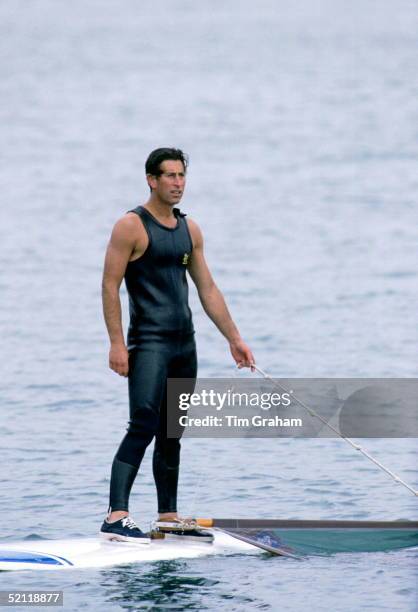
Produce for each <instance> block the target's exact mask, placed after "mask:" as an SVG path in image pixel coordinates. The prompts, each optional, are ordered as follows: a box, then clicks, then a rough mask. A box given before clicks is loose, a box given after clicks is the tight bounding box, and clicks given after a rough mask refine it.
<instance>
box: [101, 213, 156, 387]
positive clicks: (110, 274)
mask: <svg viewBox="0 0 418 612" xmlns="http://www.w3.org/2000/svg"><path fill="white" fill-rule="evenodd" d="M138 230H139V223H138V220H137V219H135V218H134V217H133V216H132V215H126V216H125V217H122V219H120V220H119V221H118V222H117V223H116V224H115V227H114V228H113V231H112V235H111V237H110V241H109V244H108V247H107V250H106V257H105V263H104V270H103V280H102V301H103V314H104V319H105V322H106V327H107V331H108V333H109V339H110V351H109V367H110V368H111V369H112V370H114V371H115V372H117V373H118V374H120V375H121V376H127V375H128V351H127V348H126V345H125V340H124V336H123V329H122V309H121V303H120V296H119V289H120V285H121V283H122V279H123V277H124V274H125V270H126V266H127V264H128V261H129V259H130V257H131V255H132V253H133V251H134V250H135V249H136V248H137V243H138ZM144 232H145V230H144ZM139 236H140V237H141V234H140V231H139ZM145 248H146V245H145ZM145 248H144V250H145Z"/></svg>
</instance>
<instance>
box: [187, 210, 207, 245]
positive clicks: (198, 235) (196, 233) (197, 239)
mask: <svg viewBox="0 0 418 612" xmlns="http://www.w3.org/2000/svg"><path fill="white" fill-rule="evenodd" d="M187 226H188V228H189V231H190V235H191V237H192V241H193V246H194V247H197V246H200V245H201V244H202V243H203V234H202V230H201V229H200V227H199V226H198V224H197V223H196V221H194V220H193V219H190V217H187Z"/></svg>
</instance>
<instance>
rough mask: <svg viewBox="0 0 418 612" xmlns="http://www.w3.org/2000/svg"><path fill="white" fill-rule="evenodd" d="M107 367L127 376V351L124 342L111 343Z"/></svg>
mask: <svg viewBox="0 0 418 612" xmlns="http://www.w3.org/2000/svg"><path fill="white" fill-rule="evenodd" d="M109 368H111V369H112V370H114V371H115V372H116V373H117V374H119V375H120V376H128V372H129V353H128V349H127V348H126V346H125V345H124V344H112V345H111V346H110V351H109Z"/></svg>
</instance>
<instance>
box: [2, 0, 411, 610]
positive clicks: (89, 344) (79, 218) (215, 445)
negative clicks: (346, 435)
mask: <svg viewBox="0 0 418 612" xmlns="http://www.w3.org/2000/svg"><path fill="white" fill-rule="evenodd" d="M417 18H418V8H417V4H416V2H413V1H409V0H397V2H393V1H389V0H380V1H377V0H376V1H374V0H351V1H350V2H345V1H342V0H296V1H292V2H291V1H290V0H283V1H281V2H276V1H274V0H260V1H259V2H257V3H254V2H250V1H249V0H240V1H239V2H238V1H237V0H235V1H232V0H222V1H220V0H211V2H210V3H205V4H204V3H201V2H192V1H191V0H170V1H169V2H168V1H166V0H163V1H162V2H160V3H156V2H151V1H149V0H141V2H135V1H133V0H122V1H118V2H116V0H107V1H106V2H98V1H97V2H96V1H94V0H87V2H84V1H81V0H73V1H72V2H70V3H64V2H57V1H56V0H32V1H31V2H27V1H25V0H3V2H2V3H1V4H0V23H1V25H0V33H1V36H0V39H1V43H0V45H1V46H0V53H1V60H2V61H1V69H0V70H1V78H0V94H1V95H0V119H1V124H2V145H3V146H2V151H1V164H0V185H1V193H2V205H1V208H0V234H1V235H0V267H1V272H2V274H1V278H0V290H1V300H0V332H1V351H2V355H1V365H2V368H1V371H2V374H1V379H0V397H1V405H0V415H1V416H0V433H1V440H2V470H1V483H0V508H1V510H0V519H1V525H2V529H1V539H2V540H6V541H12V540H16V539H22V538H25V537H27V536H29V535H34V534H36V535H37V536H39V537H47V538H61V537H72V536H80V535H81V536H91V535H93V534H95V533H96V532H97V531H98V529H99V526H100V523H101V521H102V520H103V517H104V514H105V511H106V508H107V498H108V487H109V472H110V466H111V461H112V459H113V456H114V453H115V451H116V449H117V447H118V445H119V442H120V440H121V439H122V436H123V435H124V432H125V427H126V421H127V418H128V409H127V384H126V380H124V379H122V378H120V377H118V376H117V375H116V374H114V373H113V372H111V371H110V370H109V369H108V366H107V358H108V357H107V353H108V340H107V335H106V331H105V327H104V323H103V318H102V313H101V296H100V291H101V289H100V284H101V273H102V265H103V257H104V251H105V248H106V244H107V241H108V239H109V235H110V231H111V228H112V226H113V224H114V223H115V221H116V220H117V219H118V218H119V217H120V216H122V215H123V214H124V212H125V211H127V210H129V209H130V208H132V207H134V206H136V205H137V204H139V203H143V202H145V200H146V199H147V197H148V191H147V186H146V183H145V180H144V170H143V164H144V160H145V158H146V157H147V155H148V153H149V152H150V151H151V150H152V149H154V148H156V147H158V146H177V147H181V148H183V149H184V150H185V151H186V152H187V153H188V154H189V155H190V169H189V174H188V185H187V191H186V194H185V196H184V198H183V201H182V209H183V210H184V211H185V212H187V213H188V214H189V215H190V216H191V217H192V218H193V219H195V220H196V221H197V222H198V223H199V224H200V226H201V228H202V230H203V232H204V235H205V244H206V255H207V260H208V262H209V265H210V267H211V270H212V272H213V275H214V277H215V280H216V282H217V283H218V285H219V287H220V288H221V290H222V291H223V293H224V295H225V297H226V300H227V302H228V305H229V307H230V310H231V312H232V314H233V316H234V319H235V320H236V322H237V324H238V326H239V328H240V330H241V333H242V335H243V336H244V338H245V339H246V340H247V342H248V343H249V344H250V346H251V348H252V349H253V352H254V354H255V356H256V359H257V363H258V364H259V365H260V367H262V368H263V369H264V370H266V371H267V372H268V373H269V374H271V375H273V376H277V377H318V376H324V377H325V376H338V377H372V376H373V377H416V376H418V363H417V346H418V325H417V300H418V282H417V281H418V274H417V270H418V251H417V227H418V214H417V197H418V173H417V162H418V106H417V100H418V81H417V74H418V49H417V30H416V25H417V22H418V19H417ZM122 298H123V306H124V324H125V329H126V324H127V320H128V313H127V299H126V291H125V289H124V288H123V290H122ZM191 304H192V307H193V311H194V319H195V327H196V329H197V343H198V349H199V374H200V376H204V377H211V376H212V377H228V376H232V375H233V371H234V368H233V362H232V359H231V357H230V355H229V351H228V346H227V344H226V343H225V341H224V339H223V338H222V337H221V336H220V334H219V333H218V332H217V330H216V328H215V327H214V325H213V324H212V323H211V321H210V320H209V319H208V318H207V317H206V316H205V315H204V313H203V311H202V308H201V306H200V304H199V301H198V298H197V296H196V291H195V290H194V289H193V288H192V289H191ZM248 376H250V374H249V373H248ZM363 444H364V446H365V447H366V448H367V449H368V450H369V451H370V452H371V453H372V454H373V455H374V456H376V458H377V459H379V460H380V461H382V462H383V463H385V464H386V465H388V466H389V467H390V468H391V469H392V470H393V471H394V472H396V473H398V474H399V475H400V476H401V477H402V478H403V479H405V480H406V481H407V482H409V483H411V484H412V485H413V486H414V487H415V488H418V448H417V441H416V440H415V439H406V440H400V439H392V440H383V439H380V440H379V439H374V440H364V441H363ZM150 459H151V452H150V451H149V452H148V454H147V455H146V457H145V460H144V463H143V468H142V470H141V474H140V476H139V477H138V479H137V481H136V483H135V488H134V491H133V494H132V497H131V499H132V502H131V511H132V515H133V517H134V518H135V519H136V520H137V522H138V523H139V524H141V525H142V526H144V527H146V526H147V523H148V522H149V521H150V520H151V519H152V518H154V516H155V511H156V496H155V489H154V484H153V480H152V474H151V463H150ZM179 500H180V510H181V511H182V512H183V513H186V514H194V515H204V516H208V515H209V516H222V517H271V518H273V517H274V518H306V519H307V518H313V519H314V518H322V519H331V518H334V519H341V518H346V519H369V518H370V519H372V518H374V519H388V520H389V519H401V518H403V519H415V520H417V519H418V507H417V498H415V497H414V496H413V495H411V494H410V493H409V492H408V491H407V490H406V489H403V488H402V487H400V486H399V485H396V483H394V482H393V481H392V480H391V479H390V478H388V477H387V476H386V475H385V474H384V473H382V472H381V471H380V470H378V469H377V468H376V467H375V466H374V465H373V464H372V463H370V462H368V461H367V460H366V459H365V458H364V457H362V456H360V454H359V453H356V452H355V451H354V450H352V449H351V448H350V447H348V445H346V444H345V443H344V442H343V441H340V440H337V439H305V440H302V439H290V438H288V439H245V440H244V439H234V440H227V439H213V440H212V439H210V440H208V439H206V440H203V439H194V440H193V439H188V440H185V441H184V443H183V447H182V471H181V479H180V493H179ZM18 588H19V589H27V590H29V589H35V588H36V589H44V590H45V589H51V588H53V589H62V590H64V601H65V606H64V609H67V610H72V611H73V610H74V611H78V610H106V611H107V610H112V611H113V610H121V611H122V610H147V609H155V610H166V609H168V610H185V609H187V610H280V611H287V610H289V611H292V612H293V611H299V610H305V609H307V607H310V608H314V609H316V610H333V611H335V612H339V611H343V612H348V611H351V610H357V609H364V610H370V611H374V610H388V611H389V610H390V611H392V610H395V609H396V610H402V611H411V612H412V611H415V610H417V609H418V563H417V550H413V549H410V550H405V551H401V552H391V553H373V554H371V553H369V554H340V555H335V556H332V557H310V558H307V559H306V560H304V561H303V562H295V561H293V560H289V559H284V558H270V557H267V556H264V555H260V556H251V557H249V556H239V555H238V556H233V557H219V558H215V557H213V558H210V559H205V558H201V559H195V560H181V559H179V560H178V561H176V562H161V563H153V564H148V565H146V564H142V565H141V564H135V565H130V566H127V567H115V568H111V569H100V570H82V571H81V570H80V571H76V570H74V571H69V572H53V573H47V574H45V573H39V572H34V573H29V572H26V573H14V574H6V573H3V574H2V575H0V589H3V590H6V589H18Z"/></svg>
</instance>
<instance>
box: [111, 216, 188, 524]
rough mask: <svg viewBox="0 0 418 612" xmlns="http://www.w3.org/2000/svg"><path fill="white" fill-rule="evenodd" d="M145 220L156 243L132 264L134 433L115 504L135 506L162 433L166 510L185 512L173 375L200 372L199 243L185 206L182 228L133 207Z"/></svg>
mask: <svg viewBox="0 0 418 612" xmlns="http://www.w3.org/2000/svg"><path fill="white" fill-rule="evenodd" d="M130 212H134V213H136V214H137V215H138V216H139V217H140V218H141V220H142V223H143V225H144V227H145V230H146V232H147V234H148V239H149V244H148V247H147V249H146V251H145V253H144V254H143V255H142V256H141V257H140V258H139V259H136V260H134V261H131V262H129V263H128V265H127V267H126V272H125V283H126V288H127V291H128V295H129V311H130V324H129V330H128V338H127V340H128V342H127V344H128V351H129V375H128V382H129V384H128V387H129V412H130V420H129V427H128V429H127V433H126V435H125V437H124V439H123V440H122V442H121V444H120V446H119V449H118V451H117V453H116V456H115V458H114V460H113V464H112V474H111V480H110V508H111V509H112V510H128V501H129V494H130V490H131V487H132V484H133V482H134V480H135V477H136V474H137V472H138V469H139V466H140V464H141V461H142V458H143V456H144V453H145V450H146V448H147V446H148V445H149V444H150V442H151V440H152V439H153V438H154V437H155V446H154V455H153V473H154V479H155V484H156V487H157V497H158V511H159V512H160V513H162V512H176V511H177V481H178V473H179V462H180V440H179V439H177V438H167V427H166V420H167V390H166V384H167V378H187V379H190V380H189V382H188V383H186V385H189V386H191V387H192V388H190V389H185V391H187V392H189V393H190V392H193V387H194V382H193V381H194V379H195V378H196V373H197V359H196V346H195V342H194V329H193V322H192V314H191V310H190V308H189V304H188V285H187V279H186V269H187V264H188V261H189V259H190V256H191V253H192V249H193V243H192V239H191V237H190V233H189V229H188V227H187V222H186V220H185V218H184V217H185V215H184V213H181V212H180V211H179V210H178V209H176V208H174V209H173V212H174V215H175V217H176V219H177V225H176V227H174V228H169V227H166V226H165V225H163V224H161V223H160V222H159V221H158V220H157V219H156V218H155V217H154V216H153V215H152V214H151V213H150V212H148V210H146V209H145V208H144V207H143V206H138V207H137V208H135V209H134V210H132V211H130Z"/></svg>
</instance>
